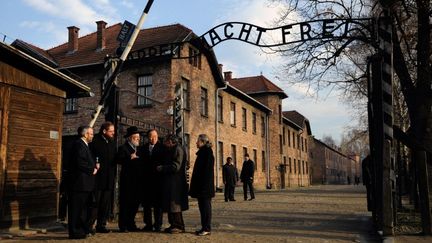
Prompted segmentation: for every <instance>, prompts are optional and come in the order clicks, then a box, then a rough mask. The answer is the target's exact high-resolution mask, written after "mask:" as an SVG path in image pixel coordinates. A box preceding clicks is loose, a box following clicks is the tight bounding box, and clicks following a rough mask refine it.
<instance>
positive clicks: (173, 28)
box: [47, 23, 192, 68]
mask: <svg viewBox="0 0 432 243" xmlns="http://www.w3.org/2000/svg"><path fill="white" fill-rule="evenodd" d="M121 27H122V25H121V24H120V23H118V24H115V25H112V26H109V27H107V28H106V29H105V40H106V42H105V49H103V50H97V32H93V33H90V34H88V35H86V36H83V37H79V38H78V50H77V51H75V52H73V53H69V52H68V43H67V42H66V43H64V44H62V45H59V46H57V47H54V48H51V49H49V50H47V52H48V54H49V55H51V56H52V57H53V58H54V60H55V61H56V62H57V63H58V64H59V65H60V67H61V68H71V67H76V66H82V65H89V64H98V63H103V62H104V58H105V56H106V55H111V56H114V55H115V53H116V50H117V48H118V47H119V42H118V41H117V35H118V34H119V32H120V29H121ZM191 33H192V31H191V30H190V29H189V28H186V27H185V26H183V25H181V24H173V25H166V26H160V27H154V28H148V29H142V30H140V32H139V34H138V37H137V39H136V41H135V43H134V45H133V47H132V50H131V52H132V51H135V50H139V49H142V48H146V47H151V46H155V45H160V44H168V43H173V42H180V41H184V40H185V38H186V37H188V36H189V35H190V34H191Z"/></svg>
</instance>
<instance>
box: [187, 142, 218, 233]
mask: <svg viewBox="0 0 432 243" xmlns="http://www.w3.org/2000/svg"><path fill="white" fill-rule="evenodd" d="M196 145H197V148H198V152H197V158H196V160H195V164H194V168H193V172H192V179H191V184H190V190H189V195H190V196H191V197H193V198H197V199H198V207H199V210H200V215H201V227H202V228H201V230H198V231H197V232H195V233H196V234H197V235H199V236H205V235H209V234H210V232H211V199H212V198H213V197H214V196H215V185H214V156H213V150H212V149H211V143H210V141H209V138H208V136H207V135H206V134H200V135H199V136H198V139H197V142H196Z"/></svg>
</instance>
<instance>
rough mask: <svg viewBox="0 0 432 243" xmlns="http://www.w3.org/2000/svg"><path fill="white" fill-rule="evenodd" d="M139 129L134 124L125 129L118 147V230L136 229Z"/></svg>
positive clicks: (140, 181)
mask: <svg viewBox="0 0 432 243" xmlns="http://www.w3.org/2000/svg"><path fill="white" fill-rule="evenodd" d="M140 133H141V132H140V131H138V128H137V127H135V126H132V127H129V128H128V129H127V131H126V135H125V136H124V137H125V138H126V142H125V143H124V144H123V145H122V146H120V147H119V148H118V152H117V155H116V160H117V163H119V164H120V165H121V172H120V196H119V204H120V210H119V222H118V224H119V229H120V232H128V231H138V230H139V229H138V228H137V226H136V224H135V215H136V213H137V211H138V206H139V204H140V201H141V199H142V198H141V190H142V184H143V175H142V171H144V169H143V163H142V160H141V159H140V154H139V152H138V150H137V148H138V146H139V143H140Z"/></svg>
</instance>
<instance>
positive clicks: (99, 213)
mask: <svg viewBox="0 0 432 243" xmlns="http://www.w3.org/2000/svg"><path fill="white" fill-rule="evenodd" d="M111 195H112V191H102V190H97V191H95V192H94V196H95V203H94V205H93V207H92V209H91V211H92V213H91V217H90V221H89V225H90V228H91V227H93V224H94V223H95V221H96V220H97V225H96V229H103V228H105V227H106V223H107V220H108V217H109V211H110V206H111Z"/></svg>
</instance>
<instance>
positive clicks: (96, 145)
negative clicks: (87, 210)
mask: <svg viewBox="0 0 432 243" xmlns="http://www.w3.org/2000/svg"><path fill="white" fill-rule="evenodd" d="M89 146H90V150H91V151H92V154H93V156H94V158H95V160H96V167H98V173H97V174H96V189H95V192H94V196H95V204H94V207H93V210H92V217H91V219H90V222H89V224H90V227H93V224H94V223H95V221H96V219H97V225H96V232H98V233H109V232H110V230H108V229H107V228H106V223H107V220H108V217H109V211H110V205H111V199H112V194H113V190H114V180H115V174H116V170H117V164H116V162H115V154H116V144H115V142H114V124H112V123H111V122H105V123H103V124H102V125H101V127H100V130H99V133H98V134H96V136H95V137H94V139H93V141H92V142H91V143H90V144H89Z"/></svg>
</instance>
